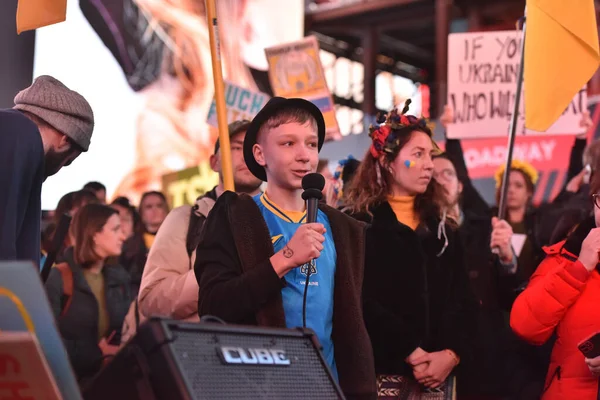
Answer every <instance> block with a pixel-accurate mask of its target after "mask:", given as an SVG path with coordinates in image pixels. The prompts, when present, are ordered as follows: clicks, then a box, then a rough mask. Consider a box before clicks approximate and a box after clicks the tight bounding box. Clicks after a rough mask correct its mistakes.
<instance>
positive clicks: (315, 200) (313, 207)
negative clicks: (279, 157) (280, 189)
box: [302, 173, 325, 328]
mask: <svg viewBox="0 0 600 400" xmlns="http://www.w3.org/2000/svg"><path fill="white" fill-rule="evenodd" d="M324 187H325V178H324V177H323V175H321V174H318V173H312V174H306V175H304V178H302V189H304V192H302V199H303V200H304V201H306V222H307V223H309V224H310V223H312V222H316V221H317V212H318V211H319V200H321V199H322V198H323V188H324ZM314 262H315V261H314V260H311V261H310V262H309V263H308V266H307V268H306V282H305V283H304V298H303V299H302V324H303V326H304V328H306V297H307V294H308V283H309V282H310V274H311V273H312V270H313V266H314Z"/></svg>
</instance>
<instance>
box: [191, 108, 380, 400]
mask: <svg viewBox="0 0 600 400" xmlns="http://www.w3.org/2000/svg"><path fill="white" fill-rule="evenodd" d="M324 139H325V123H324V120H323V115H322V114H321V112H320V110H319V109H318V108H317V107H316V106H315V105H313V104H312V103H310V102H308V101H306V100H303V99H284V98H280V97H275V98H273V99H271V100H270V101H269V102H268V103H267V105H266V106H265V107H264V108H263V109H262V110H261V111H260V112H259V113H258V114H257V115H256V117H255V118H254V120H253V121H252V123H251V125H250V127H249V128H248V131H247V133H246V138H245V140H244V159H245V161H246V165H247V166H248V169H249V170H250V171H251V172H252V173H253V174H254V175H255V176H256V177H258V178H260V179H261V180H263V181H267V182H268V187H267V190H266V193H264V194H262V195H258V196H255V197H250V196H247V195H237V194H235V193H232V192H226V193H224V194H223V195H222V196H221V197H220V198H219V200H218V201H217V203H216V204H215V206H214V208H213V209H212V211H211V214H210V215H209V217H208V219H207V220H206V223H205V225H204V235H203V238H202V240H201V242H200V245H199V246H198V250H197V251H198V252H201V254H202V255H203V257H202V258H201V259H198V260H196V263H195V267H194V269H195V273H196V279H197V280H198V285H199V287H200V291H199V299H198V312H199V314H200V315H206V314H210V315H215V316H217V317H220V318H222V319H224V320H225V321H226V322H229V323H238V324H258V325H261V326H270V327H288V328H294V327H298V326H302V295H303V292H304V283H305V278H306V272H307V271H306V268H298V267H302V266H304V265H305V264H307V263H309V262H310V261H311V260H316V263H315V265H314V267H313V269H312V272H311V275H310V277H311V282H310V284H309V289H308V300H307V310H306V315H307V326H308V327H309V328H312V329H313V330H314V331H315V332H316V333H317V336H318V338H319V340H320V342H321V344H322V345H323V355H324V357H325V360H326V362H327V363H328V364H329V366H330V368H331V369H332V371H333V372H334V375H336V376H338V377H339V382H340V386H341V388H342V390H343V391H344V393H345V394H346V396H347V397H348V398H375V397H376V388H375V372H374V367H373V354H372V350H371V347H370V342H369V338H368V335H367V332H366V328H365V325H364V322H363V317H362V306H361V289H362V277H363V264H364V262H363V261H364V225H363V224H361V223H359V222H357V221H355V220H353V219H351V218H349V217H348V216H346V215H344V214H342V213H341V212H339V211H337V210H335V209H333V208H331V207H327V206H326V205H323V204H321V205H319V212H318V215H317V222H316V223H310V224H308V223H303V222H304V220H305V217H306V212H305V203H304V200H302V197H301V194H302V178H303V177H304V176H305V175H306V174H308V173H311V172H314V171H315V170H316V168H317V163H318V153H319V150H320V149H321V146H322V145H323V141H324Z"/></svg>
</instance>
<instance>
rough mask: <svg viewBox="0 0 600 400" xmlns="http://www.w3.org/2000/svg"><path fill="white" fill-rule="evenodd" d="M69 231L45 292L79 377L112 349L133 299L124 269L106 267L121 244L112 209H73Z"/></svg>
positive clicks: (91, 370)
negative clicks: (60, 261) (67, 243)
mask: <svg viewBox="0 0 600 400" xmlns="http://www.w3.org/2000/svg"><path fill="white" fill-rule="evenodd" d="M71 233H72V237H73V239H74V245H73V247H71V248H69V249H68V250H67V251H66V252H65V262H64V263H63V264H59V265H57V266H56V267H55V268H53V269H52V271H51V272H50V276H49V277H48V280H47V282H46V291H47V293H48V299H49V301H50V305H51V306H52V310H53V312H54V316H55V318H56V320H57V323H58V327H59V330H60V333H61V335H62V337H63V340H64V343H65V346H66V348H67V352H68V354H69V358H70V360H71V365H72V366H73V369H74V371H75V373H76V375H77V377H78V378H79V380H80V381H84V380H86V379H87V378H91V377H93V376H94V374H95V373H96V372H98V370H99V369H100V367H101V366H102V363H103V360H104V358H105V357H106V356H110V355H113V354H114V353H115V352H116V349H117V345H118V344H119V342H120V337H121V325H122V323H123V319H124V318H125V314H126V313H127V309H128V307H129V305H130V303H131V300H132V299H133V297H132V295H131V291H130V287H129V275H128V274H127V272H126V271H125V270H124V269H123V268H122V267H121V266H119V265H106V261H107V259H108V258H110V257H116V256H118V255H119V254H121V247H122V245H123V239H124V236H123V232H122V231H121V224H120V219H119V215H118V213H117V211H115V210H114V209H112V208H110V207H108V206H105V205H101V204H88V205H86V206H84V207H83V208H82V209H81V210H79V211H78V212H77V215H76V216H75V219H74V221H73V224H72V225H71Z"/></svg>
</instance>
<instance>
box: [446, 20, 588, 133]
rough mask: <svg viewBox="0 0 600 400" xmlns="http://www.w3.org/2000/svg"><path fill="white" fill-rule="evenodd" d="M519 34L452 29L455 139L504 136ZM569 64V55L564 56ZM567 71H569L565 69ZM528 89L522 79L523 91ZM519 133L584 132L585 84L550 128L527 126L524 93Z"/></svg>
mask: <svg viewBox="0 0 600 400" xmlns="http://www.w3.org/2000/svg"><path fill="white" fill-rule="evenodd" d="M520 42H521V34H520V33H518V32H516V31H497V32H473V33H453V34H451V35H449V36H448V105H450V107H452V109H453V112H454V123H453V124H449V125H448V128H447V136H448V138H451V139H467V138H468V139H474V138H490V137H506V136H507V135H508V130H509V124H510V118H511V114H512V110H513V107H514V99H515V93H516V90H517V76H518V73H519V62H520V61H521V60H520V59H521V53H520ZM565 62H566V63H567V64H568V54H566V55H565ZM565 73H569V72H568V70H565ZM525 90H527V82H524V86H523V93H524V91H525ZM519 108H520V110H519V119H518V125H517V135H564V134H577V133H582V132H583V131H584V128H582V127H581V126H580V122H581V113H582V111H585V110H586V109H587V92H586V89H585V88H583V89H582V90H581V91H580V92H579V93H578V94H577V95H576V96H575V97H574V98H573V101H572V102H571V104H570V105H569V106H568V107H567V109H566V110H565V112H564V113H563V115H562V116H561V117H560V118H559V119H558V120H557V121H556V122H555V123H554V125H552V126H551V127H550V128H549V129H548V130H547V131H546V132H536V131H531V130H528V129H527V130H526V129H525V123H524V122H525V114H524V97H523V96H521V101H520V107H519Z"/></svg>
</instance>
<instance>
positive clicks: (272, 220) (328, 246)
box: [254, 193, 337, 379]
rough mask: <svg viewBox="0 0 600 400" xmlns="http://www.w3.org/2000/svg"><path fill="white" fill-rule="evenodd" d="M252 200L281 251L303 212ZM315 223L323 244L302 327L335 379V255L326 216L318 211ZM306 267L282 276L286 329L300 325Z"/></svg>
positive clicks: (259, 198)
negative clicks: (322, 231)
mask: <svg viewBox="0 0 600 400" xmlns="http://www.w3.org/2000/svg"><path fill="white" fill-rule="evenodd" d="M254 201H256V204H257V205H258V208H259V209H260V211H261V213H262V216H263V218H264V219H265V222H266V223H267V227H268V228H269V232H270V233H271V240H272V241H273V247H274V249H275V252H278V251H279V250H281V249H283V247H284V246H285V245H286V243H288V242H289V240H290V239H291V238H292V236H294V233H296V230H297V229H298V228H299V227H300V225H301V224H302V223H304V222H305V221H306V212H290V211H284V210H282V209H281V208H279V207H277V205H275V204H274V203H273V202H272V201H270V200H269V198H268V196H267V194H266V193H263V194H260V195H256V196H255V197H254ZM317 222H319V223H321V224H323V225H324V226H325V229H326V230H327V232H326V233H325V243H323V246H324V248H323V251H322V252H321V256H320V257H319V258H318V259H317V260H315V263H314V264H313V265H314V267H313V270H312V272H311V275H310V282H309V286H308V293H307V298H306V326H307V327H308V328H311V329H312V330H314V331H315V333H316V334H317V337H318V338H319V341H320V342H321V345H322V346H323V355H324V357H325V361H326V362H327V364H328V365H329V367H330V368H331V371H332V372H333V374H334V376H335V378H336V379H337V369H336V366H335V358H334V353H333V341H332V339H331V330H332V323H333V289H334V287H335V267H336V261H337V254H336V250H335V243H334V242H333V236H332V235H331V226H330V225H329V219H328V218H327V216H326V215H325V214H324V213H323V212H322V211H321V210H319V212H318V213H317ZM307 269H308V265H303V266H301V267H299V268H294V269H293V270H291V271H290V272H288V273H287V274H286V275H285V277H284V278H285V280H286V282H287V285H286V287H284V288H283V289H282V290H281V296H282V298H283V309H284V312H285V323H286V326H287V327H288V328H296V327H301V326H302V300H303V297H304V286H305V283H306V273H307Z"/></svg>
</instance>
